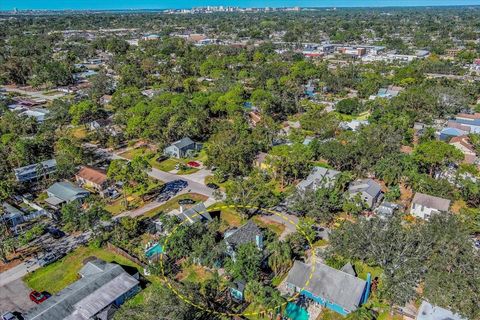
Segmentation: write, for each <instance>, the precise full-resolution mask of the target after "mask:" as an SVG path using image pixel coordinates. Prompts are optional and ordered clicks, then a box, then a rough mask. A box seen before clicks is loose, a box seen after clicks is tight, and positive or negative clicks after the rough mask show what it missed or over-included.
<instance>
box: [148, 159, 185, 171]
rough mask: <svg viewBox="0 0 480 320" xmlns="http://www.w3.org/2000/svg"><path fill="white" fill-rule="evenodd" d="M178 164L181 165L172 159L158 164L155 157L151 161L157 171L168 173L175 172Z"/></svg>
mask: <svg viewBox="0 0 480 320" xmlns="http://www.w3.org/2000/svg"><path fill="white" fill-rule="evenodd" d="M177 163H180V162H179V161H177V160H175V159H172V158H170V159H167V160H164V161H162V162H157V159H156V157H153V158H152V159H151V160H150V164H151V166H152V167H154V168H155V169H158V170H162V171H167V172H168V171H172V170H175V166H176V165H177Z"/></svg>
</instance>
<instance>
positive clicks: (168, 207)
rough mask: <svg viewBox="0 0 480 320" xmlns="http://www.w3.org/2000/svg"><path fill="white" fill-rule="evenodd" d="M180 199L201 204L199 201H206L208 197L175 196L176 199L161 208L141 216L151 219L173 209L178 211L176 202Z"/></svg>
mask: <svg viewBox="0 0 480 320" xmlns="http://www.w3.org/2000/svg"><path fill="white" fill-rule="evenodd" d="M181 199H192V200H194V201H195V202H201V201H207V199H208V197H206V196H204V195H202V194H198V193H187V194H181V195H179V196H176V197H174V198H172V199H170V200H168V201H167V202H165V203H164V204H162V205H161V206H159V207H157V208H155V209H152V210H150V211H147V212H146V213H145V214H144V215H143V216H144V217H149V218H150V217H153V216H155V215H157V214H159V213H160V212H169V211H172V210H173V209H178V208H180V205H179V204H178V200H181Z"/></svg>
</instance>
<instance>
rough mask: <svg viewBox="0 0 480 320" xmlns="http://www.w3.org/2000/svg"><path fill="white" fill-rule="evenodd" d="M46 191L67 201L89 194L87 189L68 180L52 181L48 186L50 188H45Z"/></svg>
mask: <svg viewBox="0 0 480 320" xmlns="http://www.w3.org/2000/svg"><path fill="white" fill-rule="evenodd" d="M47 192H48V193H49V194H52V195H53V197H54V198H58V199H61V200H63V201H67V202H68V201H72V200H75V199H77V198H79V197H82V196H83V195H88V194H89V192H88V191H87V190H85V189H83V188H80V187H77V186H76V185H74V184H73V183H71V182H68V181H62V182H56V183H54V184H53V185H51V186H50V188H48V189H47ZM50 197H52V196H50Z"/></svg>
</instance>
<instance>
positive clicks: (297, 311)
mask: <svg viewBox="0 0 480 320" xmlns="http://www.w3.org/2000/svg"><path fill="white" fill-rule="evenodd" d="M285 316H287V317H288V318H289V319H291V320H308V312H307V310H305V309H303V308H302V307H300V306H298V305H296V304H295V303H292V302H289V303H288V304H287V308H286V309H285Z"/></svg>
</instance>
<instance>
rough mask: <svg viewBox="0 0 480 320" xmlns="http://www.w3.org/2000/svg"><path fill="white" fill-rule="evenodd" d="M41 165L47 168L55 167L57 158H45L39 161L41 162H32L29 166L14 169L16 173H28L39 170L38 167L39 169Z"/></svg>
mask: <svg viewBox="0 0 480 320" xmlns="http://www.w3.org/2000/svg"><path fill="white" fill-rule="evenodd" d="M39 165H41V166H42V167H44V168H45V169H47V170H48V169H52V168H55V167H56V166H57V160H55V159H50V160H45V161H42V162H39V163H34V164H30V165H28V166H25V167H20V168H16V169H13V171H14V172H15V175H17V176H18V175H24V174H27V173H31V172H32V173H33V172H37V169H38V166H39Z"/></svg>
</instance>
